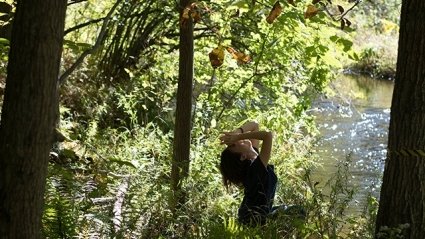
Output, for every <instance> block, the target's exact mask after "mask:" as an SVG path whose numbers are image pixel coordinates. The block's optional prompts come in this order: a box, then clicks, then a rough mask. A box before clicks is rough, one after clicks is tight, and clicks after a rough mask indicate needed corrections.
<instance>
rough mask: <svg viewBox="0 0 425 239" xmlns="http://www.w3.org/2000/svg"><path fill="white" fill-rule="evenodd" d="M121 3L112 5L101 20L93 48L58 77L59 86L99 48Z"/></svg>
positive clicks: (119, 1) (119, 0) (118, 1)
mask: <svg viewBox="0 0 425 239" xmlns="http://www.w3.org/2000/svg"><path fill="white" fill-rule="evenodd" d="M121 1H122V0H117V2H116V3H115V4H114V6H112V8H111V10H110V11H109V12H108V14H107V15H106V17H105V19H104V20H103V24H102V27H101V29H100V32H99V35H98V37H97V39H96V42H95V44H94V45H93V47H92V48H91V49H88V50H86V51H84V52H83V54H81V55H80V57H78V59H77V60H76V61H75V62H74V64H73V65H72V66H71V67H70V68H69V69H68V70H66V71H65V72H64V73H63V74H62V75H61V76H60V77H59V79H58V82H59V85H62V84H63V83H64V82H65V80H66V79H68V77H69V76H70V75H71V74H72V72H74V71H75V69H77V67H79V66H80V65H81V63H83V61H84V59H85V58H86V57H87V56H88V55H90V54H92V53H93V52H94V51H95V50H96V49H97V48H99V46H100V45H101V43H102V41H103V39H104V38H105V35H106V30H107V29H108V25H109V20H110V19H111V16H112V14H113V13H114V11H115V9H116V8H117V7H118V5H119V4H120V3H121Z"/></svg>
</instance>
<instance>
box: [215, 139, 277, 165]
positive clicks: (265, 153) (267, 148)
mask: <svg viewBox="0 0 425 239" xmlns="http://www.w3.org/2000/svg"><path fill="white" fill-rule="evenodd" d="M242 139H250V140H251V141H252V139H255V140H257V141H258V140H261V141H262V144H261V149H260V155H259V156H260V159H261V162H262V163H263V164H264V166H267V165H268V163H269V160H270V156H271V151H272V144H273V133H272V132H270V131H251V132H247V133H242V134H235V133H234V132H227V133H224V135H223V136H221V137H220V140H221V141H222V143H223V144H227V145H229V144H231V143H234V142H236V141H238V140H242Z"/></svg>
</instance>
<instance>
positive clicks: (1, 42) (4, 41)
mask: <svg viewBox="0 0 425 239" xmlns="http://www.w3.org/2000/svg"><path fill="white" fill-rule="evenodd" d="M9 44H10V41H9V40H8V39H6V38H0V45H6V46H8V45H9Z"/></svg>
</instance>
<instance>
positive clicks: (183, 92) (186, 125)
mask: <svg viewBox="0 0 425 239" xmlns="http://www.w3.org/2000/svg"><path fill="white" fill-rule="evenodd" d="M189 4H190V1H188V0H180V16H182V13H183V10H184V8H185V7H186V6H189ZM180 19H182V18H181V17H180ZM179 52H180V53H179V54H180V55H179V81H178V88H177V109H176V119H175V128H174V144H173V161H172V169H171V188H172V190H173V196H172V198H171V205H170V206H171V210H172V211H173V212H174V210H175V209H176V207H178V206H179V205H181V204H183V203H184V202H185V200H186V199H185V192H184V191H183V190H182V188H181V182H182V180H183V179H184V178H186V177H187V175H188V173H189V162H190V160H189V154H190V133H191V115H192V81H193V21H192V19H191V18H189V19H187V20H185V21H181V22H180V45H179Z"/></svg>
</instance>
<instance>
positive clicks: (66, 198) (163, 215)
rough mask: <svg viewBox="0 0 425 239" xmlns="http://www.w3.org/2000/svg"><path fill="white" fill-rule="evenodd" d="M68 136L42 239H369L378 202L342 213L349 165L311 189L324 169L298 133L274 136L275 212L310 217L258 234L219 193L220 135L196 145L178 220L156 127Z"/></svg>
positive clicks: (235, 194) (165, 146) (230, 195)
mask: <svg viewBox="0 0 425 239" xmlns="http://www.w3.org/2000/svg"><path fill="white" fill-rule="evenodd" d="M264 118H266V116H264ZM259 120H260V122H261V120H262V117H259ZM69 127H70V128H68V129H67V131H65V132H64V134H65V135H66V136H67V137H68V140H67V141H65V142H63V143H61V144H60V145H58V146H57V149H56V150H55V151H56V153H57V154H52V155H51V162H50V164H49V177H48V180H47V190H46V194H45V197H46V205H45V213H44V216H43V225H44V226H43V233H44V235H45V237H46V238H73V237H77V238H93V237H95V238H372V237H371V235H372V234H371V233H372V232H373V226H371V225H372V222H373V220H374V215H375V214H376V208H377V205H376V200H375V199H373V198H370V199H369V200H370V201H369V202H366V204H365V205H366V209H365V212H364V214H363V215H360V216H350V215H347V214H346V213H347V212H346V209H347V207H348V204H349V203H350V202H351V201H352V200H353V195H354V193H355V189H354V188H350V186H348V180H349V175H348V164H349V159H346V160H343V162H341V163H340V164H339V166H338V169H339V170H338V171H337V173H336V174H335V175H334V176H333V177H332V178H331V179H330V180H329V182H320V183H318V182H313V181H312V180H311V179H310V176H311V174H312V172H314V168H315V167H317V166H318V165H319V163H320V160H318V159H316V158H315V156H314V154H312V153H311V145H312V144H313V142H314V140H315V138H314V137H313V136H308V134H301V132H299V130H300V128H298V127H294V128H293V130H291V132H287V134H286V135H285V134H284V135H278V136H277V143H276V144H275V149H274V156H273V158H272V159H271V160H272V162H273V163H274V164H275V166H276V173H277V175H278V177H279V185H278V191H277V195H276V201H275V204H292V205H293V204H296V205H302V206H303V207H304V208H305V209H306V211H307V218H306V219H305V220H304V221H300V220H297V219H295V218H291V217H285V216H282V217H280V218H278V219H277V220H273V221H270V222H269V223H267V224H266V225H264V226H263V227H259V228H247V227H244V226H242V225H239V224H238V223H237V220H236V215H237V208H238V206H239V203H240V201H241V199H242V192H241V191H240V190H239V189H237V188H231V189H230V190H229V191H226V190H225V189H224V187H223V185H222V181H221V175H220V173H219V170H218V167H217V166H218V155H219V153H220V151H221V149H222V146H220V145H219V144H218V141H217V137H218V135H219V131H218V130H213V131H212V132H211V133H210V135H209V136H208V137H205V136H203V137H198V138H196V137H195V138H192V144H191V152H192V153H191V164H190V175H189V177H188V178H187V179H186V180H185V181H184V183H183V185H182V188H183V189H184V191H185V192H186V199H187V201H186V203H185V204H184V205H183V206H182V207H180V208H179V209H178V210H177V211H176V212H175V213H174V214H173V213H172V212H171V211H170V210H169V206H168V205H169V204H168V202H169V199H170V197H172V195H171V190H170V172H171V151H172V149H171V146H172V135H171V134H170V133H165V132H163V131H162V130H160V128H159V127H157V126H155V125H154V124H148V125H146V126H145V127H136V128H134V129H132V130H126V129H123V128H120V129H103V130H100V129H98V128H97V125H96V124H95V123H91V124H88V127H87V128H86V131H85V134H84V137H85V138H84V139H82V138H78V137H77V136H76V135H75V134H76V133H77V132H78V130H76V129H75V128H72V127H71V126H69ZM64 128H66V127H64ZM79 137H81V135H80V136H79ZM325 184H326V187H328V188H330V190H325V191H329V192H326V193H325V192H324V190H323V189H324V187H325V186H324V185H325Z"/></svg>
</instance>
